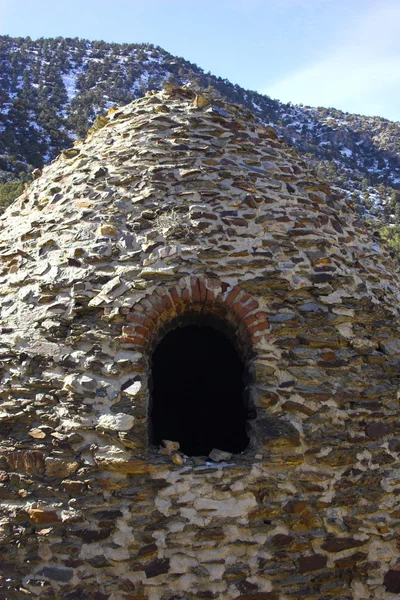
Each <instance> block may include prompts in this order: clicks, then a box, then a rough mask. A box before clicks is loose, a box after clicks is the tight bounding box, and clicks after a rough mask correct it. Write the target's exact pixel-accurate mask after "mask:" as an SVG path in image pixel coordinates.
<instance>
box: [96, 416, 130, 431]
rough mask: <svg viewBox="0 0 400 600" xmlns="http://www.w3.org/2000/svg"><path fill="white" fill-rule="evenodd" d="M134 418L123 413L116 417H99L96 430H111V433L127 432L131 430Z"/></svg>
mask: <svg viewBox="0 0 400 600" xmlns="http://www.w3.org/2000/svg"><path fill="white" fill-rule="evenodd" d="M134 421H135V417H132V415H127V414H125V413H117V414H116V415H101V417H99V420H98V423H97V426H96V429H112V430H113V431H129V429H132V427H133V423H134Z"/></svg>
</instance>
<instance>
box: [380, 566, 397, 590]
mask: <svg viewBox="0 0 400 600" xmlns="http://www.w3.org/2000/svg"><path fill="white" fill-rule="evenodd" d="M383 585H384V586H385V589H386V591H387V592H390V593H391V594H399V593H400V569H399V570H395V569H391V570H389V571H387V572H386V573H385V577H384V580H383Z"/></svg>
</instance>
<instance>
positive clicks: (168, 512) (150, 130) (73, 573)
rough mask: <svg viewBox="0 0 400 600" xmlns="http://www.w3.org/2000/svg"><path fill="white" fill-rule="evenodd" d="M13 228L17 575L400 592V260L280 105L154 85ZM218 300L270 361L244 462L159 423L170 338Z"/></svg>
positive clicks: (12, 465)
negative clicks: (158, 441)
mask: <svg viewBox="0 0 400 600" xmlns="http://www.w3.org/2000/svg"><path fill="white" fill-rule="evenodd" d="M0 237H1V241H0V261H1V262H0V269H1V270H0V285H1V287H0V307H1V313H0V314H1V327H2V329H1V340H0V361H1V363H0V369H1V371H0V374H1V388H0V399H1V406H0V431H1V440H0V498H1V521H0V526H1V546H0V555H1V561H0V574H1V579H0V594H3V597H4V598H7V599H8V600H11V599H14V598H16V599H19V598H26V597H32V598H36V597H37V598H40V599H49V600H50V599H53V598H60V599H61V598H62V599H64V598H65V599H69V600H75V599H77V600H78V599H81V598H83V599H84V598H88V599H89V598H90V599H98V600H103V599H104V600H119V599H132V600H133V599H136V600H147V599H148V600H172V599H175V598H176V599H178V598H180V599H188V600H194V599H198V598H222V599H226V600H228V599H233V598H241V599H242V600H295V599H296V600H298V599H299V598H306V599H307V600H312V599H318V600H329V599H334V598H335V599H338V600H346V599H349V600H350V599H353V598H354V599H357V600H372V599H378V598H379V599H383V598H384V599H388V600H390V599H394V598H397V597H398V594H399V593H400V542H399V535H398V527H399V521H400V504H399V495H400V470H399V453H400V419H399V392H398V390H399V363H400V337H399V331H398V325H399V311H398V302H399V298H400V296H399V292H400V289H399V283H398V281H399V280H398V272H397V270H396V267H395V265H394V264H393V262H392V261H391V260H390V258H389V257H388V255H387V253H386V251H385V250H384V249H382V248H381V247H380V245H379V243H378V241H377V240H376V239H375V238H374V237H373V236H372V235H370V234H369V233H368V232H367V230H366V229H365V227H364V225H363V223H361V222H360V221H359V220H358V217H357V215H356V214H355V213H353V211H352V209H351V207H350V206H349V205H348V204H347V203H346V202H345V201H344V200H343V199H342V198H340V197H339V196H337V195H335V194H333V193H332V192H331V191H330V190H329V189H328V188H327V187H326V186H325V185H324V184H322V183H320V182H318V181H317V180H315V178H314V177H313V175H312V173H311V172H310V170H309V169H308V167H307V165H306V164H305V163H304V162H303V161H302V159H301V158H300V157H298V156H297V155H296V154H295V153H294V151H293V150H292V149H290V148H288V147H287V146H286V145H285V144H284V143H283V142H281V141H279V140H278V139H277V138H276V136H275V134H274V132H273V131H272V130H271V129H270V128H263V127H261V126H260V125H259V124H258V123H257V122H256V121H255V120H254V119H253V117H252V116H251V115H250V113H246V112H242V111H241V109H240V108H239V107H235V106H222V105H220V104H218V103H217V104H215V103H213V101H211V103H210V102H209V101H208V100H207V99H206V98H204V96H197V97H196V98H194V97H193V95H192V94H191V93H190V92H188V91H185V90H177V89H173V88H170V89H169V90H167V91H166V92H165V93H157V94H149V95H147V96H146V97H145V98H144V99H141V100H139V101H136V102H134V103H132V104H131V105H129V106H127V107H125V108H124V109H120V110H117V111H112V112H111V113H110V114H109V115H108V116H107V117H106V118H102V119H100V120H99V121H98V122H97V123H96V126H95V128H94V130H93V131H92V132H91V134H90V135H89V136H88V138H87V139H86V140H84V141H83V142H79V143H78V144H77V145H76V146H75V147H74V148H72V149H70V150H68V151H65V152H64V153H63V155H62V156H60V158H59V159H57V160H56V161H55V162H54V163H53V164H52V165H50V166H49V167H48V168H46V169H45V171H44V173H43V174H42V176H41V177H39V178H38V179H37V180H36V181H35V182H34V183H33V184H32V186H31V187H30V188H29V189H28V190H26V192H25V194H24V195H23V196H22V197H21V198H20V199H19V200H18V201H17V203H16V204H15V205H13V206H12V207H10V209H9V210H8V211H7V213H6V214H5V215H4V216H3V218H2V220H1V221H0ZM200 314H202V315H205V316H208V315H209V316H210V318H214V319H215V320H216V322H217V321H218V322H219V323H226V329H227V331H228V330H229V332H230V334H231V336H232V339H233V341H234V343H235V344H236V347H237V348H238V350H239V352H240V353H241V355H242V357H243V359H244V360H245V362H246V366H247V369H248V371H249V373H250V381H249V384H248V398H249V402H250V408H251V418H250V420H249V423H248V428H249V435H250V445H249V447H248V449H247V450H246V451H245V452H243V453H242V454H240V455H235V456H233V457H231V458H229V459H228V460H225V461H221V462H216V461H213V460H211V459H209V458H207V457H187V456H184V455H183V454H182V453H179V451H178V452H173V453H172V452H171V454H168V452H167V451H166V450H165V449H164V450H162V451H161V453H160V450H159V449H158V448H156V447H153V446H152V445H151V444H150V443H149V435H148V420H149V415H148V406H149V401H150V392H149V380H150V379H151V353H152V351H153V349H154V347H155V346H156V344H157V342H158V341H159V340H160V339H162V337H163V335H164V334H165V333H166V332H167V331H168V330H169V329H170V328H171V327H175V326H177V325H179V324H180V323H182V322H183V321H184V320H186V321H187V319H189V320H190V315H197V316H198V315H200ZM186 321H185V322H186Z"/></svg>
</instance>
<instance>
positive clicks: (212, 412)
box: [151, 325, 249, 456]
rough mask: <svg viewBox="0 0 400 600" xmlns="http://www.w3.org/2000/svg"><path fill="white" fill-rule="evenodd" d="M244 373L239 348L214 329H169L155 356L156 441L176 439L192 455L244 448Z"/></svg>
mask: <svg viewBox="0 0 400 600" xmlns="http://www.w3.org/2000/svg"><path fill="white" fill-rule="evenodd" d="M243 375H244V364H243V362H242V360H241V359H240V357H239V355H238V354H237V352H236V350H235V347H234V346H233V344H232V343H231V342H230V340H229V339H228V338H227V337H226V336H225V335H224V334H222V333H220V332H219V331H217V330H216V329H215V328H214V327H210V326H200V325H187V326H185V327H182V328H178V329H173V330H172V331H170V332H169V333H167V334H166V336H165V337H164V338H163V340H162V341H161V342H160V343H159V345H158V346H157V348H156V349H155V351H154V354H153V369H152V382H153V393H152V399H153V404H152V412H151V420H152V430H153V439H152V442H153V443H154V444H160V443H161V440H163V439H167V440H173V441H177V442H179V443H180V446H181V450H182V451H183V452H184V453H185V454H187V455H188V456H206V455H207V454H209V452H210V451H211V450H212V449H213V448H217V449H219V450H225V451H227V452H233V453H238V452H242V451H243V450H244V449H245V448H246V447H247V445H248V443H249V439H248V437H247V435H246V420H247V411H246V408H245V403H244V385H243Z"/></svg>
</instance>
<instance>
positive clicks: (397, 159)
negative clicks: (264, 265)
mask: <svg viewBox="0 0 400 600" xmlns="http://www.w3.org/2000/svg"><path fill="white" fill-rule="evenodd" d="M166 80H173V81H174V82H176V83H178V84H180V85H189V86H192V87H194V88H200V89H202V90H207V88H212V89H213V92H214V93H217V94H219V95H220V96H222V97H223V98H224V99H227V100H228V101H229V102H233V103H237V104H242V105H244V106H246V107H247V108H249V109H250V110H252V111H253V112H254V113H255V114H256V115H257V117H258V118H259V119H260V120H261V121H262V122H263V123H265V124H270V125H273V126H274V127H275V128H276V129H277V131H278V133H279V135H280V136H282V137H284V138H285V139H286V140H287V141H288V142H290V143H291V144H293V145H294V146H295V148H296V149H297V150H299V151H300V152H301V153H302V154H304V155H305V156H306V158H307V159H308V160H309V161H311V162H312V163H313V164H314V167H315V169H316V171H317V172H318V174H319V176H320V177H323V178H325V179H326V180H327V181H329V183H331V184H334V185H335V186H337V187H339V188H340V189H341V190H342V191H343V192H344V193H345V194H346V195H347V196H348V197H350V198H351V199H352V200H353V201H354V202H355V204H356V205H357V207H358V208H359V210H360V212H361V213H362V214H364V215H369V216H371V217H378V218H379V220H380V221H382V222H385V223H386V224H387V225H388V226H389V225H391V226H393V225H396V223H399V224H400V123H393V122H391V121H388V120H387V119H382V118H379V117H364V116H361V115H352V114H348V113H343V112H342V111H339V110H336V109H334V108H312V107H309V106H302V105H294V104H291V103H288V104H285V103H282V102H280V101H279V100H274V99H271V98H270V97H268V96H266V95H262V94H259V93H257V92H254V91H249V90H245V89H243V88H242V87H240V86H239V85H236V84H233V83H231V82H230V81H228V80H226V79H222V78H220V77H215V76H214V75H212V74H210V73H204V71H203V70H202V69H201V68H199V67H198V66H196V65H194V64H192V63H190V62H188V61H186V60H184V59H183V58H178V57H175V56H172V55H171V54H169V53H168V52H166V51H165V50H163V49H162V48H159V47H157V46H153V45H151V44H109V43H106V42H102V41H95V42H91V41H88V40H80V39H77V38H75V39H71V38H55V39H43V38H42V39H39V40H36V41H33V40H31V39H30V38H11V37H8V36H1V37H0V180H1V181H3V182H5V181H10V180H14V179H16V178H22V179H27V178H29V173H30V172H31V171H32V169H34V168H41V167H42V166H43V164H44V163H46V162H48V161H50V160H52V159H53V158H54V157H55V156H56V155H57V154H58V153H59V152H60V151H61V150H62V149H64V148H66V147H68V146H71V145H72V143H73V141H74V140H75V139H76V138H78V137H82V136H84V135H85V133H86V132H87V130H88V128H89V127H90V126H91V124H92V123H93V121H94V120H95V118H96V116H98V115H100V114H104V113H105V112H106V111H107V110H108V108H110V107H111V106H114V105H122V104H126V103H128V102H130V101H131V100H132V99H134V98H138V97H140V96H143V95H144V93H145V92H146V91H147V90H149V89H160V88H161V86H162V83H163V82H164V81H166ZM10 185H12V186H13V185H16V184H8V186H10ZM13 189H14V188H13ZM11 195H12V194H11ZM1 201H2V198H1V191H0V204H1ZM6 201H7V199H6V200H4V199H3V204H4V203H5V202H6Z"/></svg>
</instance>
